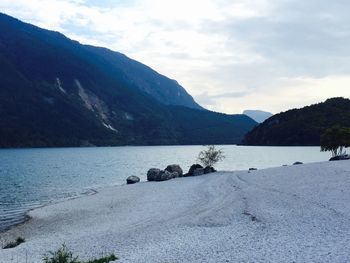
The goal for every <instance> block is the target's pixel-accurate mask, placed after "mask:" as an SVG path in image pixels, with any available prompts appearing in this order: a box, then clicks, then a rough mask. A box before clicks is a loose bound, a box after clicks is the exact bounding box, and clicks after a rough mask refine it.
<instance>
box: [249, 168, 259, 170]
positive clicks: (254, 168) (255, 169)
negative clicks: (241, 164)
mask: <svg viewBox="0 0 350 263" xmlns="http://www.w3.org/2000/svg"><path fill="white" fill-rule="evenodd" d="M256 170H258V169H257V168H249V171H256Z"/></svg>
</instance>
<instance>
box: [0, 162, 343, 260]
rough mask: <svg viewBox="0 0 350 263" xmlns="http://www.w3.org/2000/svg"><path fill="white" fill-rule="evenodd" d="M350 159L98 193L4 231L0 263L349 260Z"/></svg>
mask: <svg viewBox="0 0 350 263" xmlns="http://www.w3.org/2000/svg"><path fill="white" fill-rule="evenodd" d="M349 189H350V161H339V162H324V163H314V164H305V165H298V166H289V167H279V168H270V169H265V170H259V171H252V172H250V173H248V172H247V171H238V172H220V173H214V174H207V175H203V176H198V177H188V178H177V179H173V180H170V181H165V182H142V183H138V184H135V185H122V186H113V187H108V188H104V189H99V192H98V193H97V194H94V195H90V196H84V197H80V198H76V199H72V200H69V201H65V202H62V203H56V204H52V205H49V206H45V207H41V208H38V209H35V210H33V211H30V212H29V216H30V217H31V218H32V219H31V220H29V221H27V222H26V223H25V224H22V225H19V226H16V227H14V228H12V229H10V230H9V231H6V232H4V233H0V239H1V240H12V239H14V238H16V237H17V236H22V237H24V238H25V239H26V243H24V244H21V245H20V246H18V247H16V248H13V249H6V250H4V249H0V262H2V263H7V262H11V263H12V262H17V258H18V262H19V263H21V262H25V256H27V258H28V262H41V258H42V256H43V255H44V254H45V253H47V252H48V251H52V250H56V249H57V248H59V247H60V246H61V245H62V244H63V243H65V244H66V245H67V246H68V247H69V248H71V250H72V251H73V252H74V253H75V254H76V255H78V256H79V257H80V258H81V259H88V258H91V257H95V256H100V255H101V254H107V253H115V254H116V255H118V256H119V258H120V260H118V261H117V262H266V261H268V262H348V261H350V255H349V253H348V251H349V250H350V242H349V241H350V206H349V203H350V191H349Z"/></svg>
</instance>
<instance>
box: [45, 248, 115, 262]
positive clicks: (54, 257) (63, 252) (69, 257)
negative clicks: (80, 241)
mask: <svg viewBox="0 0 350 263" xmlns="http://www.w3.org/2000/svg"><path fill="white" fill-rule="evenodd" d="M117 259H118V258H117V257H116V256H115V255H114V254H110V255H108V256H105V257H101V258H96V259H91V260H88V261H86V262H84V261H80V260H79V258H78V257H74V256H73V253H72V252H71V251H69V249H68V248H67V246H66V245H65V244H63V245H62V247H61V248H59V249H58V250H57V251H55V252H49V255H46V256H45V257H44V258H43V262H44V263H109V262H111V261H115V260H117Z"/></svg>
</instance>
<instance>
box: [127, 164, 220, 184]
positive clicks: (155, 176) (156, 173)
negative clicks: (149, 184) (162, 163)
mask: <svg viewBox="0 0 350 263" xmlns="http://www.w3.org/2000/svg"><path fill="white" fill-rule="evenodd" d="M214 172H216V170H215V169H214V168H213V167H211V166H207V167H203V166H201V165H200V164H193V165H192V166H191V167H190V169H189V170H188V173H185V174H184V173H183V171H182V169H181V167H180V165H178V164H171V165H168V166H167V167H166V168H165V169H164V170H160V169H158V168H151V169H149V170H148V172H147V181H156V182H160V181H167V180H170V179H173V178H177V177H187V176H198V175H202V174H208V173H214ZM138 182H140V178H139V177H137V176H134V175H132V176H129V177H128V178H126V183H127V184H135V183H138Z"/></svg>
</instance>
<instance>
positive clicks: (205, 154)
mask: <svg viewBox="0 0 350 263" xmlns="http://www.w3.org/2000/svg"><path fill="white" fill-rule="evenodd" d="M224 158H225V156H224V152H223V151H222V150H220V149H216V148H215V146H214V145H209V146H207V149H206V150H203V151H201V152H200V153H199V154H198V158H197V159H198V161H199V162H200V163H201V164H203V165H204V166H213V165H214V164H216V163H217V162H219V161H221V160H223V159H224Z"/></svg>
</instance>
